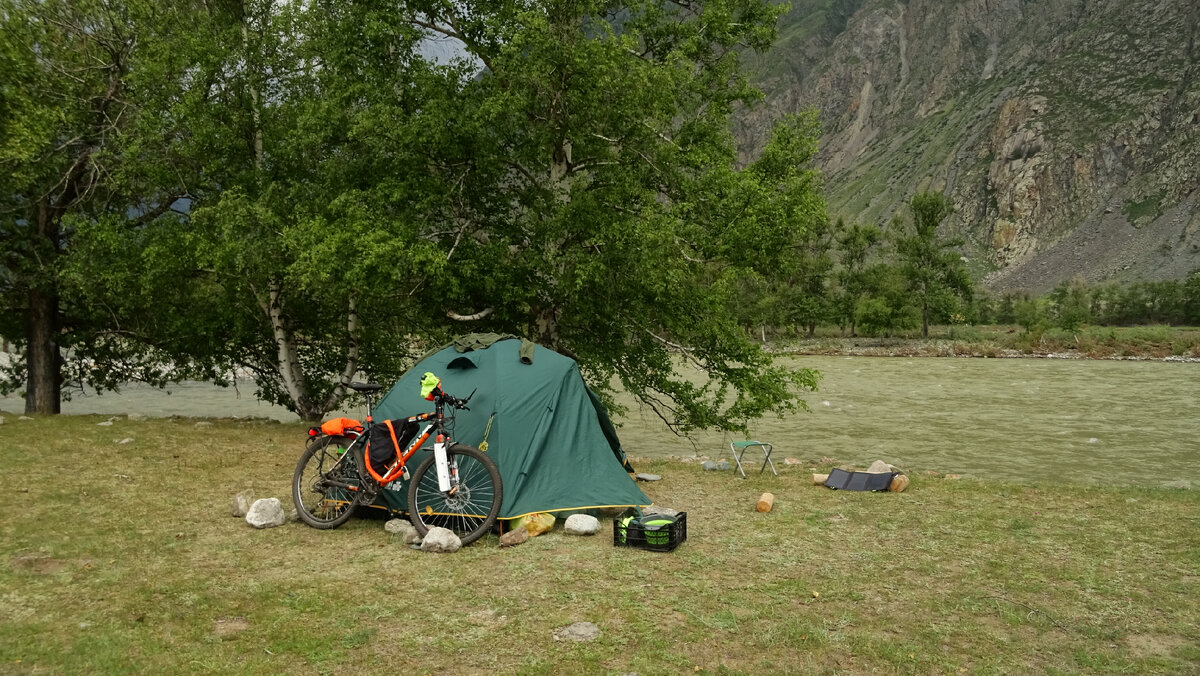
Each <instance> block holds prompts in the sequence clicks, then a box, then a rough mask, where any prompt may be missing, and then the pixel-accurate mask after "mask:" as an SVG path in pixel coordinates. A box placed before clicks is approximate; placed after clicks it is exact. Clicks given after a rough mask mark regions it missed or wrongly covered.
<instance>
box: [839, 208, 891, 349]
mask: <svg viewBox="0 0 1200 676" xmlns="http://www.w3.org/2000/svg"><path fill="white" fill-rule="evenodd" d="M837 232H838V235H837V245H838V262H839V263H840V264H841V267H840V269H839V270H838V274H837V278H838V285H839V294H838V300H837V304H838V308H839V315H840V317H839V318H840V319H841V320H842V321H843V322H845V323H847V324H849V325H850V335H851V336H853V335H855V329H856V327H857V321H858V319H857V316H858V305H859V303H860V302H862V300H863V299H864V298H866V297H867V296H869V295H870V294H871V292H872V291H873V290H874V288H875V286H876V283H875V282H876V280H875V278H874V277H875V275H874V274H873V272H872V268H871V266H869V265H868V261H869V260H870V255H871V252H872V251H873V250H874V249H875V248H876V247H877V246H878V245H879V243H880V242H881V241H882V240H883V230H882V229H880V228H879V226H876V225H871V224H867V223H853V224H851V225H849V226H846V225H845V224H844V223H843V222H842V221H840V220H839V222H838V228H837ZM843 328H844V326H843Z"/></svg>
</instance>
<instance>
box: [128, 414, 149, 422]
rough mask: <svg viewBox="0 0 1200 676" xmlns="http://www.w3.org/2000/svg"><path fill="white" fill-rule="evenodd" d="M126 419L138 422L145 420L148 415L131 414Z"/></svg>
mask: <svg viewBox="0 0 1200 676" xmlns="http://www.w3.org/2000/svg"><path fill="white" fill-rule="evenodd" d="M125 417H126V418H128V419H129V420H133V421H138V420H145V419H146V414H145V413H130V414H129V415H127V416H125Z"/></svg>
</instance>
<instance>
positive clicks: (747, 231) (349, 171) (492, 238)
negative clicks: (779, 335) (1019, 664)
mask: <svg viewBox="0 0 1200 676" xmlns="http://www.w3.org/2000/svg"><path fill="white" fill-rule="evenodd" d="M47 6H49V5H47ZM55 6H57V5H55ZM89 7H91V6H90V5H89ZM96 7H97V8H100V9H104V8H107V7H108V5H105V4H104V3H99V4H97V6H96ZM160 9H161V11H160V13H159V14H156V15H155V16H157V17H158V18H159V19H160V20H159V21H158V22H156V23H152V22H143V23H133V24H131V25H130V26H129V28H128V30H129V32H128V33H127V34H123V35H127V36H129V37H130V41H129V44H130V45H131V48H130V49H131V51H130V53H129V58H128V59H126V60H124V61H123V62H122V63H123V64H124V70H123V71H122V73H121V76H122V77H123V78H124V80H123V81H122V82H123V85H124V87H125V91H128V92H130V93H131V96H130V97H129V99H128V101H127V106H126V109H125V111H124V114H123V116H122V117H121V124H120V125H119V127H117V128H116V129H115V131H116V134H115V135H114V136H113V139H115V141H119V142H114V144H113V145H112V148H111V149H108V148H107V147H106V152H109V153H110V155H109V156H111V157H112V158H114V159H117V160H120V162H119V163H117V164H116V165H114V166H116V169H114V170H113V171H112V172H111V173H110V174H108V176H109V177H110V178H111V179H112V181H113V185H114V186H115V187H118V188H120V189H121V190H123V191H124V194H131V195H138V199H137V201H135V202H134V203H133V205H132V207H131V206H130V204H129V203H121V204H116V203H114V207H113V209H112V211H110V212H109V213H104V214H99V213H80V214H78V217H77V218H75V219H73V220H72V221H71V223H72V228H74V231H75V238H74V241H72V243H71V249H70V254H71V255H70V256H68V257H67V260H65V262H64V266H63V280H64V281H65V282H66V283H67V284H68V285H69V289H70V291H71V293H72V294H75V297H76V298H78V299H79V301H80V303H81V304H82V305H83V306H85V307H87V308H92V309H96V310H97V312H96V315H95V316H96V317H98V318H100V317H102V318H103V321H104V322H105V323H106V326H108V327H112V326H117V325H119V326H120V327H121V331H120V333H119V336H117V337H115V338H113V339H112V340H109V341H107V342H106V343H105V345H107V346H108V348H112V349H117V348H121V349H129V350H130V351H131V352H132V353H134V354H136V355H137V356H138V357H139V358H140V359H142V360H144V361H145V363H147V364H158V365H160V366H165V365H168V364H169V365H171V367H173V368H174V369H176V370H174V371H170V372H167V371H164V373H163V375H164V377H166V376H174V375H178V374H181V373H184V372H185V371H186V372H189V373H201V374H205V375H207V377H210V378H218V377H221V375H220V374H223V373H227V372H228V371H229V370H231V369H240V370H244V371H248V372H250V373H251V374H253V376H254V377H255V379H256V381H257V383H258V386H259V391H260V395H261V396H263V397H265V398H267V399H270V400H272V401H275V402H277V403H281V404H284V405H286V406H288V407H290V408H292V410H294V411H296V412H297V413H299V414H300V415H301V416H302V417H304V418H315V417H318V416H320V415H322V414H323V413H324V412H325V411H327V410H329V409H330V408H332V407H334V406H336V405H337V402H338V400H339V398H340V396H341V392H342V391H343V390H342V388H341V383H343V382H344V381H345V380H347V379H349V378H350V377H352V376H355V375H356V374H359V373H365V374H367V375H368V376H372V377H377V378H380V379H386V378H388V377H389V376H390V375H394V374H395V372H396V371H397V370H399V369H400V368H402V367H403V366H404V365H405V364H406V363H408V362H410V361H411V357H412V355H413V354H414V353H417V352H419V351H420V350H422V349H423V348H424V347H425V346H427V345H428V344H429V343H437V342H440V341H442V340H443V339H444V338H445V337H446V336H447V335H449V334H451V333H458V332H463V331H467V330H474V329H479V328H483V329H490V330H497V331H508V332H513V333H518V334H522V335H526V336H529V337H531V338H535V339H538V340H540V341H541V342H542V343H544V344H547V345H548V346H550V347H553V348H556V349H560V350H562V351H564V352H567V353H568V354H571V355H573V356H575V357H576V358H578V359H579V360H580V363H581V368H582V369H583V371H584V373H585V374H586V375H587V377H588V378H589V380H591V382H592V383H593V384H595V385H597V386H599V387H601V388H606V387H610V386H611V384H612V383H614V382H620V383H621V384H622V385H624V386H625V387H626V388H628V389H630V390H632V391H634V392H637V393H639V394H640V395H642V396H643V397H644V400H645V401H646V402H647V403H649V404H650V405H651V406H652V407H654V408H655V410H656V411H658V412H659V413H660V414H661V415H662V416H663V418H664V420H666V421H667V422H668V424H670V425H672V426H673V427H674V428H676V429H679V430H688V429H694V428H698V427H717V428H720V429H734V428H741V427H744V426H745V423H746V421H747V420H748V419H750V418H753V417H756V416H759V415H762V414H763V413H765V412H768V411H774V412H785V411H790V410H794V409H795V408H797V407H799V406H802V405H803V402H802V400H800V399H799V398H798V394H799V391H800V390H803V389H805V388H810V387H813V386H815V383H816V375H815V374H814V373H812V372H810V371H798V372H797V371H789V370H787V369H783V368H780V367H777V366H775V365H773V363H772V359H771V357H770V356H769V355H768V354H766V353H765V352H763V351H762V350H761V349H760V348H759V347H758V346H757V345H755V344H754V343H753V342H752V341H750V340H748V339H747V338H746V336H745V335H744V333H743V332H742V330H741V328H740V327H739V325H738V323H737V321H736V320H735V318H734V317H733V316H732V315H731V313H730V312H729V308H730V307H731V306H734V301H735V299H736V298H738V296H739V294H740V293H743V292H744V289H745V288H746V287H747V284H748V283H749V282H753V281H754V280H762V281H763V283H765V284H766V285H767V287H768V288H770V289H773V290H775V291H777V292H780V293H784V294H785V295H786V297H787V298H788V300H789V303H790V304H791V305H793V306H794V307H795V308H798V310H796V311H795V312H793V313H792V316H785V320H787V321H805V322H812V321H816V319H814V318H815V317H817V316H823V313H824V309H823V305H822V303H823V302H824V301H823V300H822V294H824V292H825V284H824V281H823V280H824V279H825V277H827V274H828V268H829V266H828V264H824V265H823V267H822V265H815V266H813V265H808V264H807V263H805V262H804V261H805V260H815V261H818V262H820V261H821V260H823V258H822V257H823V256H825V254H823V253H822V251H823V249H822V247H824V246H826V245H825V243H824V242H825V241H826V240H822V239H820V232H821V231H820V230H819V228H820V227H821V226H822V225H823V224H825V223H826V221H827V219H826V217H825V211H824V201H823V199H822V197H821V193H820V188H821V185H820V177H819V175H818V174H817V173H816V171H815V170H814V169H813V168H812V166H811V160H812V158H813V156H814V154H815V152H816V136H817V122H816V119H817V118H816V114H815V113H811V112H810V113H805V114H802V115H798V116H795V117H792V118H789V119H787V120H785V121H784V122H782V123H781V124H780V125H779V126H778V127H777V129H776V130H775V134H774V137H773V139H772V140H771V142H770V143H769V144H768V145H767V147H766V149H765V150H764V152H763V153H762V155H761V157H760V158H759V159H757V160H756V161H754V162H752V163H751V164H750V165H749V166H746V167H745V168H744V169H739V168H737V166H736V164H735V152H734V147H733V141H732V137H731V135H730V133H729V116H730V114H731V113H732V111H733V110H734V109H735V108H736V107H738V106H744V105H749V104H752V103H753V102H754V101H755V100H756V99H757V98H758V97H759V93H758V92H757V91H756V90H754V89H753V88H752V87H750V86H749V84H748V82H747V80H746V78H745V76H744V75H743V74H742V72H741V66H740V61H741V58H742V54H744V53H746V52H747V51H748V50H749V51H753V50H763V49H765V48H766V47H767V46H769V45H770V43H771V41H772V40H773V39H774V37H775V25H776V20H777V18H778V16H779V14H780V13H781V12H782V11H783V10H784V8H783V7H780V6H776V5H773V4H772V3H768V2H763V1H761V0H711V1H709V2H704V3H690V4H688V5H686V6H677V5H663V4H661V3H657V2H632V3H620V4H614V3H607V2H582V3H579V2H550V3H542V4H538V5H529V4H528V3H523V2H515V1H509V2H463V3H442V2H414V3H406V4H404V5H402V6H395V5H382V6H375V5H372V4H362V3H341V4H336V5H330V6H326V5H319V6H318V5H312V4H295V3H275V2H271V1H270V0H256V1H255V2H250V3H245V4H243V5H239V6H236V7H234V6H226V5H221V4H215V5H214V4H193V3H188V2H179V3H174V2H172V3H167V4H165V5H162V6H161V8H160ZM12 25H15V24H12ZM432 36H436V37H438V38H440V39H444V40H448V41H449V42H451V43H452V44H454V45H455V46H456V47H457V48H458V49H459V50H460V54H459V56H457V57H455V58H453V59H450V60H443V61H441V62H439V61H434V60H432V59H430V58H428V57H427V56H424V55H423V53H422V46H421V43H422V40H424V39H427V38H429V37H432ZM135 38H136V39H135ZM134 45H136V48H134V47H133V46H134ZM68 51H69V50H68ZM21 54H24V52H21V51H20V50H9V51H5V52H3V57H2V58H5V59H7V60H8V61H11V60H13V59H16V58H17V57H18V56H21ZM80 58H84V57H80ZM8 61H6V63H7V62H8ZM25 79H26V80H28V81H32V80H33V79H34V78H33V77H32V76H29V77H26V78H25ZM133 94H135V95H133ZM27 98H28V100H30V101H32V100H34V99H35V98H36V97H33V96H29V97H27ZM5 101H6V105H9V103H8V101H9V100H8V99H7V98H6V100H5ZM13 101H14V102H17V103H19V102H20V100H18V99H13ZM59 117H61V116H56V115H54V114H51V113H47V114H46V115H44V116H42V117H41V118H38V117H36V116H29V118H28V119H29V120H30V125H33V122H34V121H35V120H37V119H43V120H49V121H50V122H46V123H45V124H41V125H40V126H37V127H36V128H37V129H41V130H43V132H44V133H45V135H47V137H48V138H49V137H50V136H53V135H54V134H66V133H67V132H65V131H64V130H63V129H59V128H57V127H56V126H55V125H56V124H57V122H55V121H56V120H57V119H58V118H59ZM33 128H34V127H33V126H31V127H30V129H33ZM47 130H49V131H47ZM51 132H52V133H51ZM30 133H32V132H29V133H26V132H21V134H17V133H15V132H14V133H12V134H10V135H9V136H8V137H6V139H9V138H11V139H20V138H25V137H26V136H29V135H30ZM6 142H7V141H6ZM10 145H12V146H13V147H17V146H18V145H21V144H16V142H15V141H14V142H13V143H12V144H10ZM6 147H7V146H6ZM22 147H23V146H22ZM11 154H13V155H17V154H19V153H17V152H16V151H13V152H12V153H11ZM22 166H23V167H26V168H29V167H33V165H32V164H29V165H22ZM18 174H19V172H17V173H14V175H18ZM177 201H179V204H178V209H179V211H178V212H171V207H172V206H173V205H175V204H176V202H177ZM131 213H135V214H138V218H137V219H136V222H131V219H129V218H124V219H122V218H121V217H120V216H123V215H128V214H131ZM806 257H807V258H806ZM25 258H26V259H29V258H30V257H28V256H27V257H25ZM814 271H815V272H814ZM6 279H8V277H7V276H0V280H6ZM90 280H102V281H103V283H102V284H89V281H90ZM796 294H800V296H797V295H796ZM798 298H799V299H800V300H797V299H798ZM804 299H815V300H814V301H813V303H814V304H813V305H811V307H809V306H808V305H806V303H807V300H804ZM791 301H795V302H794V303H792V302H791ZM101 309H102V310H101ZM480 310H488V311H489V312H490V314H488V315H487V323H486V325H484V324H479V323H478V320H476V321H475V323H472V324H457V323H455V322H453V321H450V320H448V319H447V317H461V316H463V315H473V314H476V313H477V311H480ZM78 344H79V345H81V346H84V345H85V343H78ZM89 345H90V346H89V348H88V349H93V350H98V349H101V348H100V347H98V346H99V344H98V343H93V344H89ZM108 348H104V349H108ZM680 359H684V360H687V361H689V362H691V363H692V364H693V365H695V366H697V367H699V368H700V369H701V370H702V371H703V373H704V374H705V376H706V379H705V381H704V382H701V383H696V382H693V381H692V380H690V379H688V378H684V377H682V376H680V375H677V374H676V368H677V367H678V365H679V360H680ZM108 384H115V381H114V382H111V383H108Z"/></svg>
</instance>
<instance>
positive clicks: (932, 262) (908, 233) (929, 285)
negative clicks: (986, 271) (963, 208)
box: [892, 192, 973, 338]
mask: <svg viewBox="0 0 1200 676" xmlns="http://www.w3.org/2000/svg"><path fill="white" fill-rule="evenodd" d="M908 206H909V209H910V210H911V211H912V221H911V222H909V221H905V220H904V219H902V218H900V217H899V216H897V217H896V218H894V219H893V220H892V231H893V237H894V238H895V240H894V246H895V249H896V254H897V259H898V261H899V264H900V269H901V271H902V272H903V274H904V277H905V279H906V280H907V282H908V289H909V293H911V294H912V296H913V301H914V305H915V306H916V307H917V308H918V309H920V311H921V335H923V336H924V337H926V338H928V337H929V321H930V318H931V317H932V316H934V315H937V314H941V315H946V314H948V313H949V311H950V309H951V308H953V307H954V303H955V302H956V300H957V299H962V300H965V301H970V299H971V295H972V293H973V285H972V282H971V277H970V275H969V274H968V273H967V269H966V266H965V265H964V264H963V262H962V258H961V255H960V254H959V253H958V252H956V251H955V250H954V249H955V247H959V246H961V245H962V241H961V240H959V239H942V238H939V237H938V233H937V229H938V225H939V224H940V223H941V222H942V221H943V220H944V219H945V218H946V217H947V216H949V215H950V213H951V211H952V210H953V207H952V205H951V204H950V200H948V199H947V198H946V197H945V196H944V195H941V194H937V193H928V192H926V193H918V194H916V195H913V197H912V199H910V200H909V202H908Z"/></svg>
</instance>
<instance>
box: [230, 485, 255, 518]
mask: <svg viewBox="0 0 1200 676" xmlns="http://www.w3.org/2000/svg"><path fill="white" fill-rule="evenodd" d="M253 504H254V491H252V490H249V489H246V490H244V491H242V492H241V493H238V494H237V495H235V496H233V507H232V509H231V510H230V514H232V515H233V516H236V517H243V516H246V512H249V511H250V506H251V505H253Z"/></svg>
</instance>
